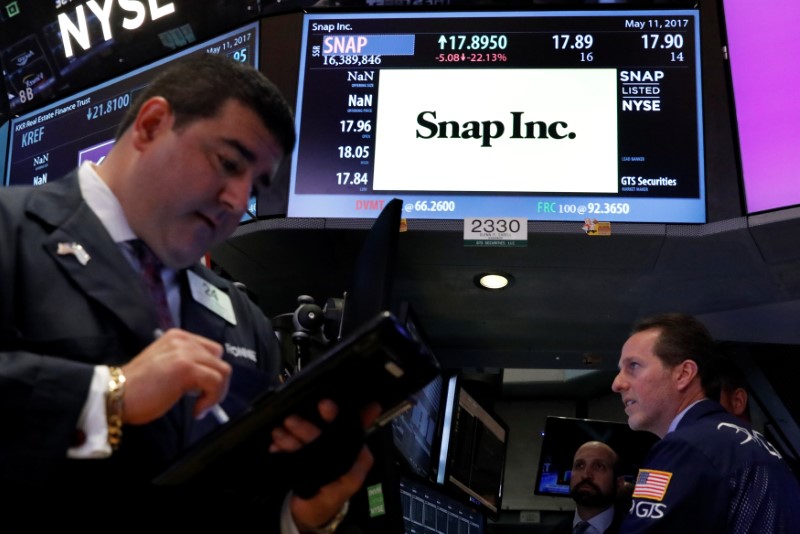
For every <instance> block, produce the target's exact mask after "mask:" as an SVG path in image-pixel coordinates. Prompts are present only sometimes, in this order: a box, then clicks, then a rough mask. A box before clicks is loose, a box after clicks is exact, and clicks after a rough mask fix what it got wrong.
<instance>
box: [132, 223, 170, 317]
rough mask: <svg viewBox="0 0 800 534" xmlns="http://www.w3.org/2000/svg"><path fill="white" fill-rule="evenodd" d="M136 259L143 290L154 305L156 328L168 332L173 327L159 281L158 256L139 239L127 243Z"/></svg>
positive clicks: (162, 285)
mask: <svg viewBox="0 0 800 534" xmlns="http://www.w3.org/2000/svg"><path fill="white" fill-rule="evenodd" d="M127 243H128V244H129V245H130V247H131V250H132V251H133V254H134V256H135V257H136V259H138V260H139V272H140V273H141V275H142V281H143V283H144V286H145V289H147V292H148V293H149V294H150V298H151V299H152V301H153V304H154V305H155V310H156V315H157V316H158V326H159V327H160V328H161V329H162V330H168V329H169V328H172V327H173V326H174V324H173V322H172V315H171V314H170V311H169V304H168V303H167V291H166V288H165V287H164V281H163V280H162V279H161V270H162V269H163V268H164V264H163V263H161V260H160V259H158V256H156V255H155V253H154V252H153V251H152V250H151V249H150V247H148V246H147V245H146V244H145V242H144V241H142V240H141V239H132V240H130V241H127Z"/></svg>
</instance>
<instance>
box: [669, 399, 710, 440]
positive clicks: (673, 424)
mask: <svg viewBox="0 0 800 534" xmlns="http://www.w3.org/2000/svg"><path fill="white" fill-rule="evenodd" d="M704 400H706V399H700V400H696V401H694V402H693V403H691V404H690V405H689V406H687V407H686V408H684V409H683V411H681V413H679V414H678V415H676V416H675V419H673V420H672V422H671V423H670V424H669V428H668V429H667V434H669V433H670V432H672V431H673V430H675V429H676V428H678V423H680V422H681V419H683V416H684V415H686V412H688V411H689V410H690V409H691V408H692V406H694V405H695V404H697V403H698V402H703V401H704Z"/></svg>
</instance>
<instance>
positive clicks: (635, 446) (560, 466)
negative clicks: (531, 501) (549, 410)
mask: <svg viewBox="0 0 800 534" xmlns="http://www.w3.org/2000/svg"><path fill="white" fill-rule="evenodd" d="M587 441H600V442H603V443H605V444H607V445H608V446H610V447H611V448H612V449H614V451H615V452H616V453H617V454H618V455H619V460H620V464H619V468H620V472H621V474H622V475H623V476H624V477H625V479H626V480H627V481H629V482H633V481H635V477H636V474H637V473H638V471H639V466H640V465H641V463H642V461H643V460H644V458H645V456H646V455H647V452H648V451H649V450H650V447H652V445H653V444H654V443H655V442H656V441H658V437H657V436H656V435H655V434H651V433H649V432H644V431H634V430H631V428H630V427H629V426H628V425H627V423H620V422H613V421H601V420H596V419H577V418H570V417H554V416H550V417H548V418H547V419H546V421H545V427H544V434H543V436H542V449H541V452H540V454H539V467H538V470H537V474H536V484H535V486H534V493H535V494H536V495H550V496H555V497H558V496H561V497H563V496H568V495H569V480H570V476H571V473H572V461H573V457H574V456H575V452H576V451H577V450H578V447H580V446H581V445H583V444H584V443H586V442H587Z"/></svg>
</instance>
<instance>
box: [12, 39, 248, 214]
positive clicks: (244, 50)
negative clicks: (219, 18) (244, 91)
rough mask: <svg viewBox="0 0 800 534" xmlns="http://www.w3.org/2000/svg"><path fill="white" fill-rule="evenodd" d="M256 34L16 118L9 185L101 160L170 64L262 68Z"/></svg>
mask: <svg viewBox="0 0 800 534" xmlns="http://www.w3.org/2000/svg"><path fill="white" fill-rule="evenodd" d="M258 31H259V27H258V24H249V25H247V26H244V27H242V28H239V29H237V30H234V31H231V32H228V33H226V34H224V35H221V36H219V37H217V38H216V39H212V40H209V41H206V42H203V43H199V44H197V45H196V46H192V47H190V48H186V49H185V50H183V51H181V52H179V53H177V54H173V55H171V56H168V57H166V58H164V59H162V60H160V61H157V62H154V63H152V64H150V65H147V66H145V67H142V68H139V69H136V70H133V71H131V72H129V73H127V74H125V75H123V76H119V77H117V78H114V79H111V80H108V81H106V82H104V83H102V84H100V85H98V86H96V87H93V88H91V89H88V90H86V91H82V92H80V93H77V94H75V95H72V96H70V97H69V98H65V99H62V100H59V101H56V102H53V103H52V104H49V105H47V106H45V107H42V108H39V109H37V110H35V111H33V112H31V113H28V114H25V115H22V116H20V117H16V118H14V119H12V120H11V121H10V132H9V149H8V166H7V169H6V173H5V175H4V177H5V180H4V181H5V184H6V185H43V184H45V183H47V182H48V181H52V180H56V179H58V178H61V177H62V176H64V175H66V174H67V173H68V172H70V171H71V170H73V169H74V168H76V167H77V166H79V165H80V164H81V163H82V162H83V161H85V160H90V161H94V162H98V161H101V160H102V158H104V157H105V155H106V154H108V152H109V151H110V150H111V147H112V145H113V144H114V135H115V133H116V130H117V126H118V125H119V123H120V122H121V120H122V118H123V116H124V115H125V113H126V112H127V111H128V109H129V108H130V106H131V104H133V102H134V100H135V98H136V95H137V94H138V93H139V92H140V91H141V90H142V89H143V88H144V87H145V86H146V85H147V84H148V83H149V82H150V80H151V79H152V78H153V77H155V75H156V74H157V73H158V72H160V71H161V70H163V69H164V68H165V66H166V65H167V64H168V63H170V62H172V61H175V60H177V59H179V58H181V57H185V56H187V55H190V54H204V53H219V54H226V55H228V56H230V57H232V58H234V59H236V60H239V61H242V62H245V63H248V64H250V65H253V66H258V51H259V47H258ZM251 208H252V206H251Z"/></svg>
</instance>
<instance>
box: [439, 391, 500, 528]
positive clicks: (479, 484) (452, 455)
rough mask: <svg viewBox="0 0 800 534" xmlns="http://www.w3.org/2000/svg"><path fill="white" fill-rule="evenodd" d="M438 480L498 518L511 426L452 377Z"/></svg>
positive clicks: (445, 413)
mask: <svg viewBox="0 0 800 534" xmlns="http://www.w3.org/2000/svg"><path fill="white" fill-rule="evenodd" d="M445 399H446V400H445V407H444V417H443V421H442V442H441V447H440V448H439V461H438V465H435V466H434V467H435V470H436V482H437V483H439V484H442V485H445V486H448V487H450V488H454V489H455V490H457V491H459V492H462V493H463V494H464V495H465V496H466V498H467V499H469V501H470V502H472V503H474V504H476V505H478V506H480V507H481V509H482V510H484V512H485V513H486V514H487V515H488V516H489V517H492V518H494V519H497V517H498V516H499V513H500V506H501V504H502V500H503V476H504V474H505V461H506V453H507V450H508V425H507V424H506V423H505V421H503V420H502V419H500V417H498V416H497V415H495V414H492V413H490V412H489V411H487V410H486V409H485V408H484V407H483V406H481V405H480V403H478V401H476V400H475V399H474V398H473V397H472V395H470V394H469V393H468V392H467V391H466V390H465V389H464V388H463V387H462V384H461V380H460V379H459V377H458V375H455V376H452V377H451V378H450V379H449V380H448V383H447V391H446V393H445Z"/></svg>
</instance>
